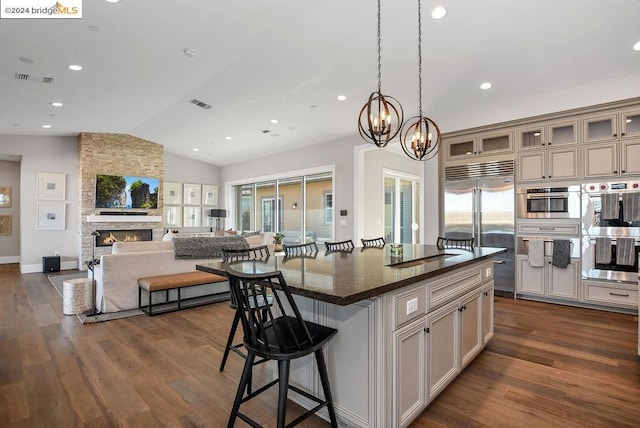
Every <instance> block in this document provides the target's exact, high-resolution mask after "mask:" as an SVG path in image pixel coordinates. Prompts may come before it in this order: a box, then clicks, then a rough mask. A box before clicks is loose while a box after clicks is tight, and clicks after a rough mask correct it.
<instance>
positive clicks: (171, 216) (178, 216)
mask: <svg viewBox="0 0 640 428" xmlns="http://www.w3.org/2000/svg"><path fill="white" fill-rule="evenodd" d="M163 222H164V225H165V227H182V207H164V217H163Z"/></svg>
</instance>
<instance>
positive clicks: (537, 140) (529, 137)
mask: <svg viewBox="0 0 640 428" xmlns="http://www.w3.org/2000/svg"><path fill="white" fill-rule="evenodd" d="M516 140H517V144H518V150H530V149H543V148H544V147H545V145H546V141H547V136H546V135H545V126H544V125H537V126H536V125H534V126H528V127H526V128H521V129H517V130H516Z"/></svg>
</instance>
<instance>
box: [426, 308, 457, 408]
mask: <svg viewBox="0 0 640 428" xmlns="http://www.w3.org/2000/svg"><path fill="white" fill-rule="evenodd" d="M458 315H459V312H458V301H457V300H456V301H454V302H451V303H449V304H448V305H446V306H443V307H442V308H440V309H438V310H437V311H434V312H433V313H431V314H429V315H427V332H428V333H427V355H428V358H427V373H428V375H427V388H428V395H429V398H428V399H429V401H431V400H433V399H434V398H435V397H436V396H437V395H438V394H439V393H440V391H442V390H443V389H444V388H445V387H446V386H447V385H448V384H449V382H451V381H452V380H453V378H454V377H456V375H457V373H458V355H459V354H460V351H459V349H458V346H459V345H458V344H459V338H460V328H459V324H458V323H459V318H458Z"/></svg>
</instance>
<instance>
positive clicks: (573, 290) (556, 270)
mask: <svg viewBox="0 0 640 428" xmlns="http://www.w3.org/2000/svg"><path fill="white" fill-rule="evenodd" d="M547 266H548V267H549V278H548V284H549V287H548V288H549V296H553V297H564V298H569V299H577V298H578V271H579V269H578V267H577V265H576V262H575V261H573V260H572V261H571V262H570V263H569V265H568V266H567V267H566V268H560V267H557V266H553V265H552V264H551V261H549V262H548V264H547Z"/></svg>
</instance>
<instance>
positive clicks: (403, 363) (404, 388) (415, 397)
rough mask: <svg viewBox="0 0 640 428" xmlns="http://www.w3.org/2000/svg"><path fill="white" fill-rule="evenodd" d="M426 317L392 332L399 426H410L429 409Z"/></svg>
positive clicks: (396, 417)
mask: <svg viewBox="0 0 640 428" xmlns="http://www.w3.org/2000/svg"><path fill="white" fill-rule="evenodd" d="M425 327H426V325H425V317H422V318H420V319H419V320H417V321H416V322H413V323H411V324H409V325H407V326H405V327H403V328H401V329H400V330H398V331H396V332H394V333H393V341H394V347H393V370H394V372H393V376H394V380H393V385H394V389H395V391H394V394H393V397H394V399H395V400H397V404H396V406H394V408H395V409H397V414H396V415H394V418H395V420H396V423H397V426H402V427H404V426H407V425H408V424H409V422H410V421H412V420H413V419H414V418H415V417H416V416H417V415H418V414H419V413H420V412H421V411H422V410H423V409H424V408H425V407H426V406H427V397H426V395H427V387H426V384H425V382H426V376H425V373H426V369H427V359H426V352H427V344H426V333H425V331H426V329H425Z"/></svg>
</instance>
